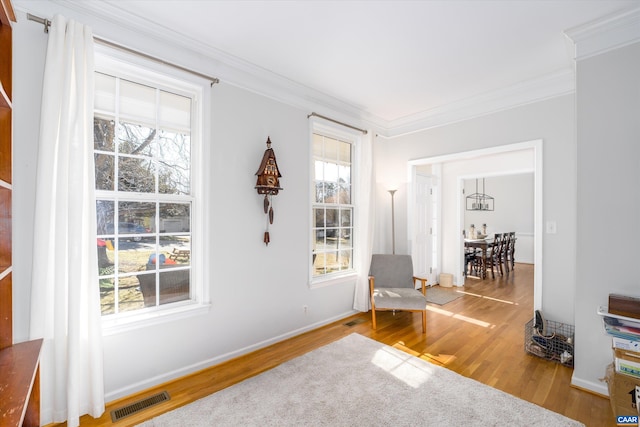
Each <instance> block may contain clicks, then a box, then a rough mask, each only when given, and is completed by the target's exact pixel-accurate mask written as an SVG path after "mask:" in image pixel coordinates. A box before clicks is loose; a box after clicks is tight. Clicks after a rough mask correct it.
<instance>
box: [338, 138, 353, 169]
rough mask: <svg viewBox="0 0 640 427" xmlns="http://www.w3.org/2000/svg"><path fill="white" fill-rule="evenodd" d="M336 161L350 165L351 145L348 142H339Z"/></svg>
mask: <svg viewBox="0 0 640 427" xmlns="http://www.w3.org/2000/svg"><path fill="white" fill-rule="evenodd" d="M338 150H339V152H338V160H339V161H340V162H342V163H349V164H351V144H349V143H348V142H342V141H341V142H339V147H338Z"/></svg>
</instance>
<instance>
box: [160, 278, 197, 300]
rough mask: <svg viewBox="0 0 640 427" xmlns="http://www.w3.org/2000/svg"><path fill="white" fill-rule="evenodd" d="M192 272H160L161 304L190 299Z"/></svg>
mask: <svg viewBox="0 0 640 427" xmlns="http://www.w3.org/2000/svg"><path fill="white" fill-rule="evenodd" d="M190 272H191V270H173V271H161V272H160V304H168V303H171V302H176V301H183V300H186V299H189V280H190V279H189V274H190Z"/></svg>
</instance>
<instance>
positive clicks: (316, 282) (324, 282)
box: [309, 271, 358, 289]
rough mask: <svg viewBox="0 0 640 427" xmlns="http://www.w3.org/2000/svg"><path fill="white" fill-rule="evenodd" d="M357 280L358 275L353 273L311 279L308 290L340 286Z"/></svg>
mask: <svg viewBox="0 0 640 427" xmlns="http://www.w3.org/2000/svg"><path fill="white" fill-rule="evenodd" d="M357 279H358V273H356V272H355V271H349V272H346V273H344V274H340V275H335V276H330V277H317V278H313V279H311V281H310V282H309V288H311V289H318V288H324V287H327V286H334V285H341V284H344V283H351V282H355V281H356V280H357Z"/></svg>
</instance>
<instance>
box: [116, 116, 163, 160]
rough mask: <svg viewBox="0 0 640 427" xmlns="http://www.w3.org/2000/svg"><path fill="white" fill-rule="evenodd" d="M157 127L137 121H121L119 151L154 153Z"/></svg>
mask: <svg viewBox="0 0 640 427" xmlns="http://www.w3.org/2000/svg"><path fill="white" fill-rule="evenodd" d="M156 133H157V132H156V129H155V128H150V127H148V126H143V125H140V124H137V123H130V122H120V126H118V151H119V152H120V153H124V154H137V155H145V156H151V155H153V148H154V139H155V137H156Z"/></svg>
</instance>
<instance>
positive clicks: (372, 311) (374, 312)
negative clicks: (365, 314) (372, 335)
mask: <svg viewBox="0 0 640 427" xmlns="http://www.w3.org/2000/svg"><path fill="white" fill-rule="evenodd" d="M371 324H372V325H373V329H376V309H375V308H372V309H371Z"/></svg>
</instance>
